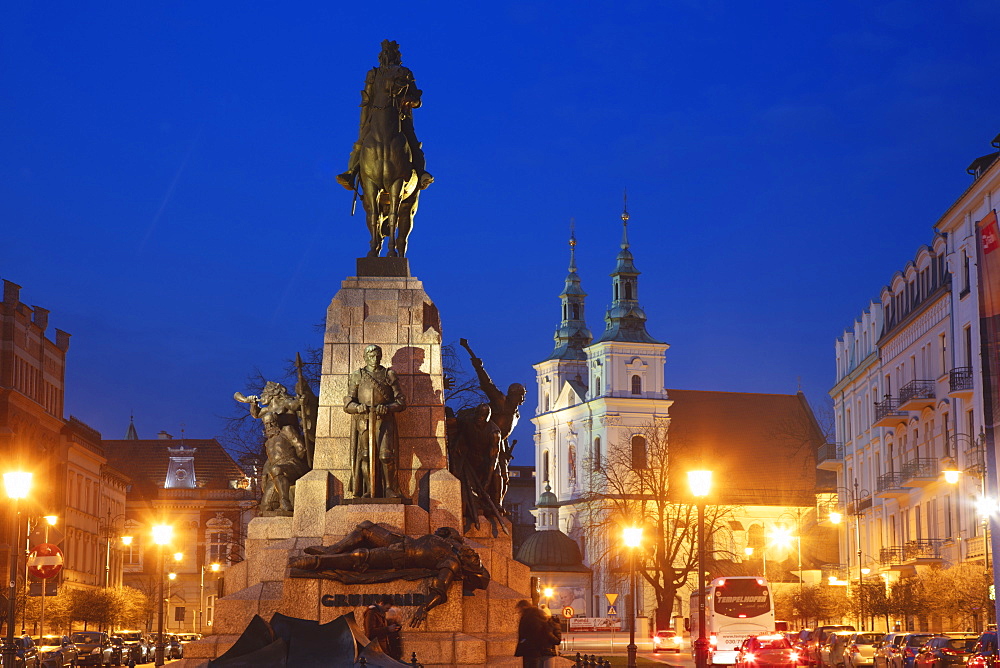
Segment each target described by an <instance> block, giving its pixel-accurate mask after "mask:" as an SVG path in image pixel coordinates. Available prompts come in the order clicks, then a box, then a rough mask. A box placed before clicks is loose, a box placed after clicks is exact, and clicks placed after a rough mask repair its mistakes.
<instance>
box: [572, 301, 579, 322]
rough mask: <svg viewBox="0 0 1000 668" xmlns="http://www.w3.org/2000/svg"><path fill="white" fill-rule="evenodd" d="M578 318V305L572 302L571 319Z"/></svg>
mask: <svg viewBox="0 0 1000 668" xmlns="http://www.w3.org/2000/svg"><path fill="white" fill-rule="evenodd" d="M579 319H580V305H579V304H573V320H579Z"/></svg>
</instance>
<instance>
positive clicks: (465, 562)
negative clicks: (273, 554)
mask: <svg viewBox="0 0 1000 668" xmlns="http://www.w3.org/2000/svg"><path fill="white" fill-rule="evenodd" d="M305 553H306V555H307V556H303V557H293V558H292V559H290V560H289V563H288V565H289V566H290V567H291V568H292V572H291V574H292V576H293V577H324V578H327V579H331V580H338V581H340V582H344V583H347V584H373V583H377V582H390V581H393V580H415V579H418V578H427V579H428V580H430V582H429V584H428V589H429V590H430V598H429V599H428V600H427V602H426V603H424V604H423V605H421V606H420V607H419V608H417V611H416V612H415V613H414V615H413V617H412V618H411V619H410V626H417V625H419V624H420V623H421V622H422V621H424V620H425V619H427V611H428V610H430V609H432V608H434V607H436V606H438V605H440V604H442V603H444V602H446V601H447V600H448V586H449V585H450V584H451V583H452V581H453V580H461V581H462V589H463V592H464V593H465V594H467V595H472V593H473V592H474V591H475V590H476V589H486V588H487V587H488V586H489V584H490V572H489V571H488V570H487V569H486V567H485V566H483V562H482V561H481V560H480V558H479V554H478V553H477V552H476V551H475V550H474V549H472V548H471V547H469V546H468V545H466V544H465V541H464V539H463V538H462V535H461V534H460V533H459V532H458V531H457V530H455V529H453V528H451V527H441V528H439V529H437V530H436V531H434V533H432V534H427V535H425V536H417V537H411V536H405V535H403V534H401V533H396V532H395V531H390V530H389V529H386V528H385V527H381V526H379V525H377V524H374V523H373V522H370V521H367V520H366V521H364V522H362V523H360V524H358V525H357V527H355V529H354V530H353V531H351V532H350V533H349V534H347V535H346V536H344V538H342V539H341V540H340V541H338V542H336V543H334V544H333V545H330V546H329V547H323V546H316V547H307V548H306V549H305Z"/></svg>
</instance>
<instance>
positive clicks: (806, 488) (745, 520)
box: [532, 214, 836, 622]
mask: <svg viewBox="0 0 1000 668" xmlns="http://www.w3.org/2000/svg"><path fill="white" fill-rule="evenodd" d="M623 221H624V222H625V230H624V231H623V238H622V243H621V250H620V252H619V253H618V256H617V262H616V266H615V270H614V272H613V273H612V275H611V291H612V301H611V305H610V306H609V307H608V309H607V311H606V313H605V317H604V320H605V327H604V329H603V331H602V332H601V333H600V334H599V335H598V336H597V337H596V339H595V337H593V336H592V334H591V332H590V330H589V329H588V327H587V324H586V318H585V310H584V306H585V304H584V301H585V298H586V293H584V291H583V289H582V286H581V281H580V277H579V275H578V274H577V268H576V263H575V243H576V242H575V240H572V239H571V241H570V254H571V255H570V266H569V274H568V275H567V277H566V282H565V287H564V289H563V292H562V294H561V295H560V301H561V315H562V317H561V323H560V326H559V327H558V329H557V330H556V332H555V337H554V338H555V345H554V348H553V351H552V353H551V354H550V355H549V356H548V357H547V358H546V359H545V360H543V361H541V362H539V363H538V364H536V365H535V371H536V380H537V383H538V401H539V405H538V407H537V409H536V413H535V417H534V418H533V419H532V422H533V423H534V425H535V454H536V472H537V474H536V479H535V484H536V490H535V494H536V498H544V499H546V500H547V501H546V507H545V509H543V508H539V509H538V510H537V511H536V512H537V513H538V518H539V522H540V523H539V525H538V528H539V529H548V527H543V525H542V524H541V522H542V521H543V520H544V519H545V518H548V517H554V518H558V519H557V522H558V527H557V528H558V530H560V531H561V532H562V533H565V534H566V535H568V536H569V537H571V538H573V539H574V540H575V541H576V542H577V543H578V544H579V546H580V551H581V553H582V556H583V563H584V565H585V566H586V567H587V568H588V569H589V570H590V571H591V572H592V576H591V583H590V586H589V588H588V589H587V591H586V592H584V591H583V589H584V587H583V585H582V584H581V583H580V578H581V576H580V575H579V574H577V575H575V576H574V577H575V578H576V580H575V581H574V582H573V583H572V588H571V591H567V592H564V594H565V596H563V597H561V598H560V596H559V595H558V592H557V596H556V598H557V603H558V602H560V601H561V600H563V599H566V598H572V599H573V600H574V601H575V603H576V605H573V606H572V607H573V608H574V611H575V612H576V613H577V614H581V613H582V614H585V615H588V616H605V614H606V610H607V602H606V600H605V596H604V594H607V593H618V594H620V595H623V594H624V593H625V588H624V578H623V572H624V571H623V563H624V562H623V557H622V553H621V552H622V551H621V550H620V549H618V548H619V546H618V545H617V543H618V542H619V541H620V536H617V535H611V534H612V533H613V532H612V531H611V530H610V529H609V530H608V531H604V530H601V531H593V530H589V529H590V527H593V526H595V523H594V521H593V520H592V518H593V514H592V512H593V511H592V509H591V508H590V505H591V504H590V503H589V502H588V500H587V499H588V498H593V495H595V494H600V493H603V492H604V491H606V490H602V489H601V488H600V486H601V485H602V484H605V483H603V482H602V477H601V475H599V474H598V473H597V472H599V471H600V470H601V467H602V466H604V467H607V466H610V464H609V463H608V462H609V461H611V460H612V459H613V460H615V461H619V462H621V461H623V459H622V457H623V456H625V457H626V459H625V460H624V461H626V462H627V464H626V466H633V467H636V468H643V467H648V466H649V464H648V461H647V460H648V457H649V456H652V455H651V454H650V453H651V452H652V446H651V445H650V444H648V443H647V442H646V436H644V435H643V434H644V433H645V434H649V433H650V432H649V430H650V429H653V430H655V431H659V430H661V429H662V432H663V433H665V434H668V436H667V439H668V440H669V442H670V446H669V447H670V455H669V462H670V463H669V477H670V491H669V492H668V495H669V496H671V497H673V496H674V495H675V494H676V495H677V498H678V499H679V500H680V499H682V498H685V497H686V495H687V491H686V490H687V487H686V484H687V483H686V471H687V470H688V469H690V468H696V466H695V465H694V463H693V462H694V461H696V460H700V459H701V458H702V457H705V458H706V459H707V460H708V461H711V462H713V464H712V467H713V468H714V470H715V472H716V475H717V478H716V479H717V480H719V481H725V482H720V483H719V485H720V491H719V497H717V498H718V499H719V500H717V501H715V503H719V504H725V505H733V506H738V507H737V508H736V509H735V510H734V511H733V513H732V517H731V519H729V520H728V521H727V523H726V526H725V527H724V529H723V531H722V532H721V536H722V537H721V539H720V541H721V542H717V544H716V548H717V550H718V551H719V552H718V553H717V558H716V560H715V561H714V563H713V566H712V568H713V569H714V572H715V573H716V574H719V575H724V574H732V575H736V574H740V575H743V574H758V573H760V572H761V570H762V569H763V567H764V559H763V557H764V555H766V558H767V562H768V575H769V576H774V577H773V579H776V580H781V579H785V580H786V581H794V582H798V581H799V579H798V577H796V576H793V575H791V573H790V571H791V570H794V571H795V572H796V573H798V572H801V573H802V577H803V579H804V580H806V581H811V580H818V579H819V577H820V569H819V564H821V563H825V562H827V561H830V560H833V559H835V558H836V557H835V550H836V546H835V539H834V537H833V535H832V533H831V532H828V531H824V530H823V529H822V528H819V527H817V526H816V522H815V507H816V498H817V496H816V494H817V490H820V491H822V490H826V491H829V490H830V489H832V486H831V484H832V475H829V474H827V473H826V472H823V471H819V472H817V470H816V468H815V466H816V461H815V456H814V455H815V451H816V449H817V448H818V447H819V445H820V444H822V443H823V442H824V439H823V437H822V434H821V433H820V430H819V428H818V425H817V424H816V421H815V419H814V417H813V415H812V412H811V410H810V409H809V406H808V404H807V403H806V402H805V399H804V398H803V397H802V395H801V394H798V395H769V394H756V393H740V392H713V391H698V390H679V389H677V390H674V389H666V383H665V378H664V364H665V362H666V353H667V350H668V348H669V345H668V344H666V343H664V342H662V341H660V340H658V339H656V338H655V337H653V336H652V335H650V334H649V332H648V331H647V329H646V314H645V312H644V311H643V310H642V308H641V306H640V304H639V271H638V270H637V269H636V267H635V264H634V261H633V256H632V253H631V249H630V245H629V241H628V235H627V224H628V215H627V214H623ZM622 453H626V454H625V455H623V454H622ZM627 457H631V459H630V460H629V459H627ZM762 458H772V459H773V462H769V464H768V477H767V481H766V482H765V481H764V480H763V479H762V478H761V477H760V476H747V475H746V472H747V471H756V470H760V466H761V461H762ZM605 480H606V479H605ZM723 487H724V488H725V490H722V488H723ZM549 488H551V489H549ZM553 504H554V505H553ZM556 508H557V509H558V512H554V511H555V509H556ZM655 530H659V531H662V530H664V529H663V528H662V527H660V528H655ZM781 530H784V531H786V532H788V533H790V534H792V535H794V536H795V539H793V540H792V541H790V542H789V543H786V544H785V545H782V546H777V545H774V544H773V542H771V540H770V539H769V537H771V536H773V535H774V534H775V533H777V532H780V531H781ZM800 537H801V541H800ZM550 542H553V541H550ZM800 544H801V547H802V550H801V552H802V555H801V568H799V565H800V564H799V561H800V559H799V549H798V548H799V545H800ZM746 547H755V548H756V549H755V553H754V554H752V555H751V556H749V557H747V556H746V553H745V548H746ZM723 553H724V555H726V556H725V557H723V556H722V555H723ZM541 584H542V585H545V584H546V583H545V582H542V583H541ZM557 584H558V583H557ZM566 588H569V585H567V587H566ZM687 594H688V591H686V590H685V591H681V592H679V593H678V597H677V601H676V603H675V605H674V606H673V611H674V615H675V616H678V615H686V614H687ZM622 601H624V598H622ZM654 601H655V599H654V598H653V595H652V590H650V589H647V590H646V591H644V592H640V594H639V596H638V609H639V612H640V615H642V614H643V613H645V614H646V615H650V616H651V615H652V614H653V610H652V607H653V602H654ZM584 602H585V603H586V606H585V608H586V609H581V608H582V607H583V606H582V604H583V603H584ZM662 621H663V620H662V619H661V622H662Z"/></svg>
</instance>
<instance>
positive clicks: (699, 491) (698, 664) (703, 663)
mask: <svg viewBox="0 0 1000 668" xmlns="http://www.w3.org/2000/svg"><path fill="white" fill-rule="evenodd" d="M688 487H690V488H691V495H692V496H693V497H695V500H696V502H697V504H698V639H697V640H695V641H694V661H695V668H708V638H707V637H705V497H706V496H708V493H709V492H710V491H711V489H712V472H711V471H688Z"/></svg>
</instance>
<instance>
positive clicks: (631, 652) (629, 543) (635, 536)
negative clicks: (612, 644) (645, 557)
mask: <svg viewBox="0 0 1000 668" xmlns="http://www.w3.org/2000/svg"><path fill="white" fill-rule="evenodd" d="M622 539H623V540H624V542H625V546H626V547H627V548H629V569H628V570H629V580H630V583H629V588H630V589H631V591H632V605H631V610H630V611H629V615H630V617H631V620H632V621H631V622H630V623H629V625H628V668H635V655H636V652H637V651H638V648H637V647H636V646H635V615H636V605H635V551H636V550H637V549H638V548H639V546H640V545H642V527H635V526H633V527H628V528H626V529H625V530H624V531H623V532H622Z"/></svg>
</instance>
